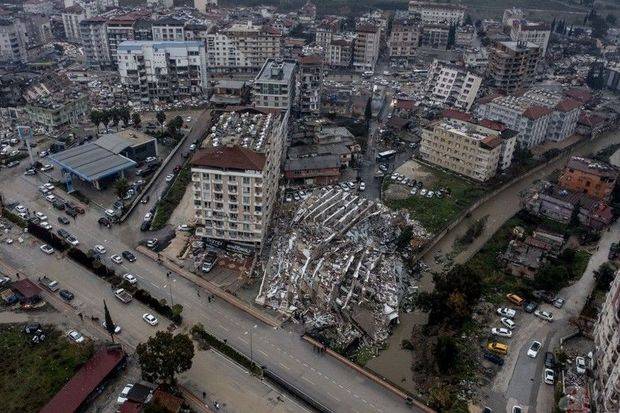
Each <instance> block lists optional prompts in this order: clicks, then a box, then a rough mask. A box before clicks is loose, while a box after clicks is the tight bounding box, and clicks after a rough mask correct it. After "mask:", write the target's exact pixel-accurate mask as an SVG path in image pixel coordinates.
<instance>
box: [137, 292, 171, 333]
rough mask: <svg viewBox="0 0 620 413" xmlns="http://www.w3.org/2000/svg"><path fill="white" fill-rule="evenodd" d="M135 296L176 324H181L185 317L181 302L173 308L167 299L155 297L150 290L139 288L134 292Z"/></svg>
mask: <svg viewBox="0 0 620 413" xmlns="http://www.w3.org/2000/svg"><path fill="white" fill-rule="evenodd" d="M133 297H134V298H135V299H136V300H138V301H140V302H141V303H143V304H145V305H147V306H149V307H151V308H152V309H153V310H155V311H157V312H158V313H159V314H161V315H163V316H164V317H166V318H168V319H170V320H172V322H174V323H175V324H181V322H182V321H183V317H181V312H182V311H183V306H181V305H180V304H176V305H175V306H174V310H173V308H171V307H170V306H169V305H168V304H166V300H164V299H161V300H158V299H157V298H155V297H153V296H152V295H151V294H150V293H149V292H148V291H146V290H143V289H141V288H138V289H137V290H136V291H135V292H134V293H133Z"/></svg>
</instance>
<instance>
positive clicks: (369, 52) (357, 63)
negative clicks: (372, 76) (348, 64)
mask: <svg viewBox="0 0 620 413" xmlns="http://www.w3.org/2000/svg"><path fill="white" fill-rule="evenodd" d="M356 33H357V37H356V38H355V46H354V48H353V69H354V70H355V71H356V72H367V71H369V72H374V71H375V65H376V64H377V59H378V58H379V46H380V43H381V30H380V29H379V28H378V27H377V26H375V25H374V24H371V23H368V22H362V23H360V24H358V25H357V29H356Z"/></svg>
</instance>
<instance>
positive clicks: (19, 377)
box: [0, 324, 93, 413]
mask: <svg viewBox="0 0 620 413" xmlns="http://www.w3.org/2000/svg"><path fill="white" fill-rule="evenodd" d="M23 329H24V325H23V324H13V325H3V326H0V354H2V357H1V358H0V371H1V372H2V374H0V400H2V405H3V408H2V409H1V410H2V411H3V412H7V413H13V412H15V413H23V412H36V411H39V410H40V409H41V407H43V406H44V405H45V403H47V401H48V400H49V399H51V398H52V396H53V395H54V394H55V393H56V392H57V391H58V390H60V388H61V387H62V386H63V385H64V384H65V383H66V382H67V380H69V378H71V376H73V374H74V373H75V371H76V370H77V369H78V368H79V366H81V365H82V364H83V363H85V362H86V360H88V358H89V357H90V356H91V354H92V351H93V350H92V345H76V344H71V343H70V342H69V340H67V338H66V337H65V336H64V334H62V333H61V332H60V331H58V330H52V329H51V328H50V327H49V326H48V327H46V328H45V333H46V336H47V337H46V340H45V341H44V342H43V343H41V344H37V345H31V344H30V342H29V340H28V338H29V336H27V335H26V334H25V333H24V332H23Z"/></svg>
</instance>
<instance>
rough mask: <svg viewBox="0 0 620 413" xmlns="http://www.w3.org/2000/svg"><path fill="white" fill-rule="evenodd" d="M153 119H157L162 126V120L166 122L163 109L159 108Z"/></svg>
mask: <svg viewBox="0 0 620 413" xmlns="http://www.w3.org/2000/svg"><path fill="white" fill-rule="evenodd" d="M155 119H157V122H159V125H160V126H161V127H162V128H163V126H164V122H166V114H165V113H164V111H163V110H160V111H159V112H157V113H156V114H155Z"/></svg>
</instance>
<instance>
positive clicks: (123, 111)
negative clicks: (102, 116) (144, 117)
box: [118, 106, 131, 127]
mask: <svg viewBox="0 0 620 413" xmlns="http://www.w3.org/2000/svg"><path fill="white" fill-rule="evenodd" d="M118 116H119V117H120V119H121V121H123V126H124V127H127V125H129V120H130V119H131V111H130V110H129V108H128V107H127V106H123V107H121V108H119V109H118Z"/></svg>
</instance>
